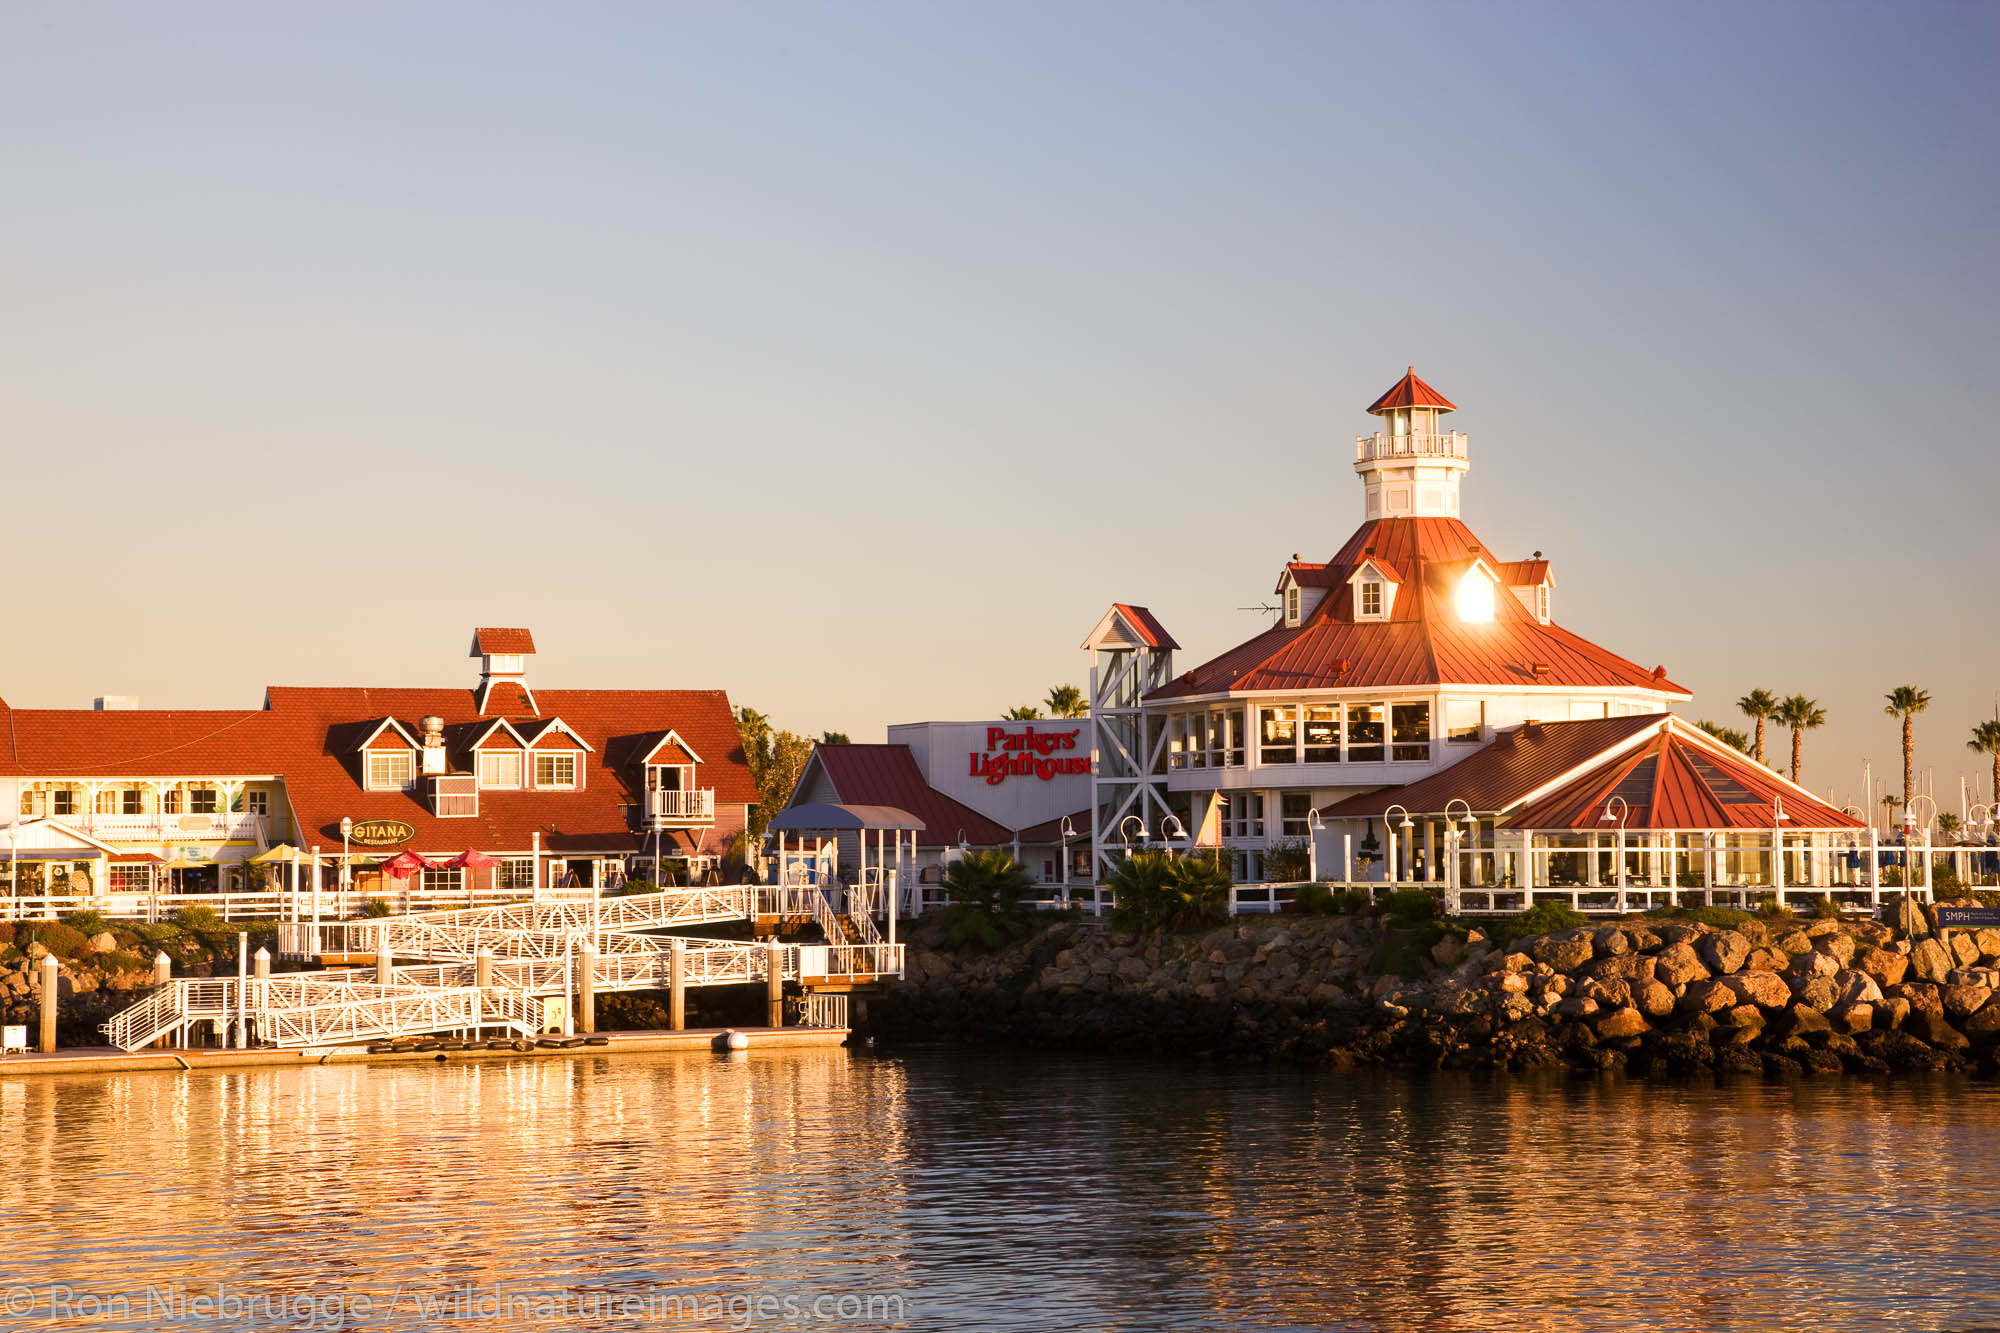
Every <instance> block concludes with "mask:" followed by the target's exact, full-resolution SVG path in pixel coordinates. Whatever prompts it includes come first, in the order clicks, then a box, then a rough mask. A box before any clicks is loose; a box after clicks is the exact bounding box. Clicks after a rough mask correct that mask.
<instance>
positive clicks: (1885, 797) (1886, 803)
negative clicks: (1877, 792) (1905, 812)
mask: <svg viewBox="0 0 2000 1333" xmlns="http://www.w3.org/2000/svg"><path fill="white" fill-rule="evenodd" d="M1902 803H1903V798H1902V797H1900V796H1898V795H1896V793H1895V792H1892V791H1885V792H1883V793H1882V808H1883V809H1884V810H1886V811H1887V812H1888V813H1887V814H1886V815H1885V816H1884V817H1883V818H1884V822H1886V823H1888V824H1892V825H1893V824H1894V823H1895V822H1896V807H1897V806H1899V805H1901V804H1902Z"/></svg>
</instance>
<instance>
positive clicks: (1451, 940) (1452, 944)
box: [1431, 935, 1465, 967]
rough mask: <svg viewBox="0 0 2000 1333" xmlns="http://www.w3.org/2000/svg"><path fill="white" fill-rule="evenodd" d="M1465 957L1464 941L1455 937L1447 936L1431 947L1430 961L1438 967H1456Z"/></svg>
mask: <svg viewBox="0 0 2000 1333" xmlns="http://www.w3.org/2000/svg"><path fill="white" fill-rule="evenodd" d="M1464 957H1465V941H1464V940H1462V939H1460V938H1459V937H1458V936H1456V935H1447V936H1445V937H1444V938H1443V939H1441V940H1439V941H1438V942H1437V943H1436V944H1433V945H1432V946H1431V961H1432V962H1434V963H1436V964H1437V965H1438V966H1439V967H1456V966H1457V965H1458V963H1459V961H1460V960H1461V959H1463V958H1464Z"/></svg>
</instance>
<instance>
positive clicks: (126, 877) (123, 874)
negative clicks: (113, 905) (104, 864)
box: [111, 863, 153, 893]
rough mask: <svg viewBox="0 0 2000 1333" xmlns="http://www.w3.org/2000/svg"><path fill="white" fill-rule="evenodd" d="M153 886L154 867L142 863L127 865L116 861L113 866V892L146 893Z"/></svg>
mask: <svg viewBox="0 0 2000 1333" xmlns="http://www.w3.org/2000/svg"><path fill="white" fill-rule="evenodd" d="M152 887H153V868H152V867H151V866H149V865H146V864H144V863H141V864H139V865H125V864H121V863H114V864H113V865H112V867H111V891H112V892H113V893H145V892H147V891H148V890H150V889H151V888H152Z"/></svg>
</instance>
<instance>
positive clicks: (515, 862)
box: [493, 856, 535, 889]
mask: <svg viewBox="0 0 2000 1333" xmlns="http://www.w3.org/2000/svg"><path fill="white" fill-rule="evenodd" d="M493 876H494V882H495V883H497V884H498V885H499V887H501V888H503V889H532V888H534V887H535V858H534V857H532V856H509V857H505V858H503V859H502V860H501V862H500V864H499V865H497V866H495V867H494V868H493Z"/></svg>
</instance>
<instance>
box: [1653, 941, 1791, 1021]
mask: <svg viewBox="0 0 2000 1333" xmlns="http://www.w3.org/2000/svg"><path fill="white" fill-rule="evenodd" d="M1676 947H1679V946H1676ZM1788 998H1789V997H1788ZM1740 1003H1742V997H1741V996H1740V995H1738V994H1737V993H1736V992H1735V991H1734V990H1731V989H1730V988H1729V987H1728V986H1725V985H1723V984H1722V982H1720V981H1709V980H1702V981H1697V982H1694V983H1692V984H1690V985H1689V986H1688V988H1687V993H1686V994H1684V995H1682V996H1681V999H1680V1008H1681V1009H1682V1010H1683V1011H1684V1012H1686V1013H1690V1014H1712V1013H1715V1012H1716V1011H1718V1010H1721V1009H1728V1008H1730V1007H1731V1006H1733V1005H1737V1004H1740Z"/></svg>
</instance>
